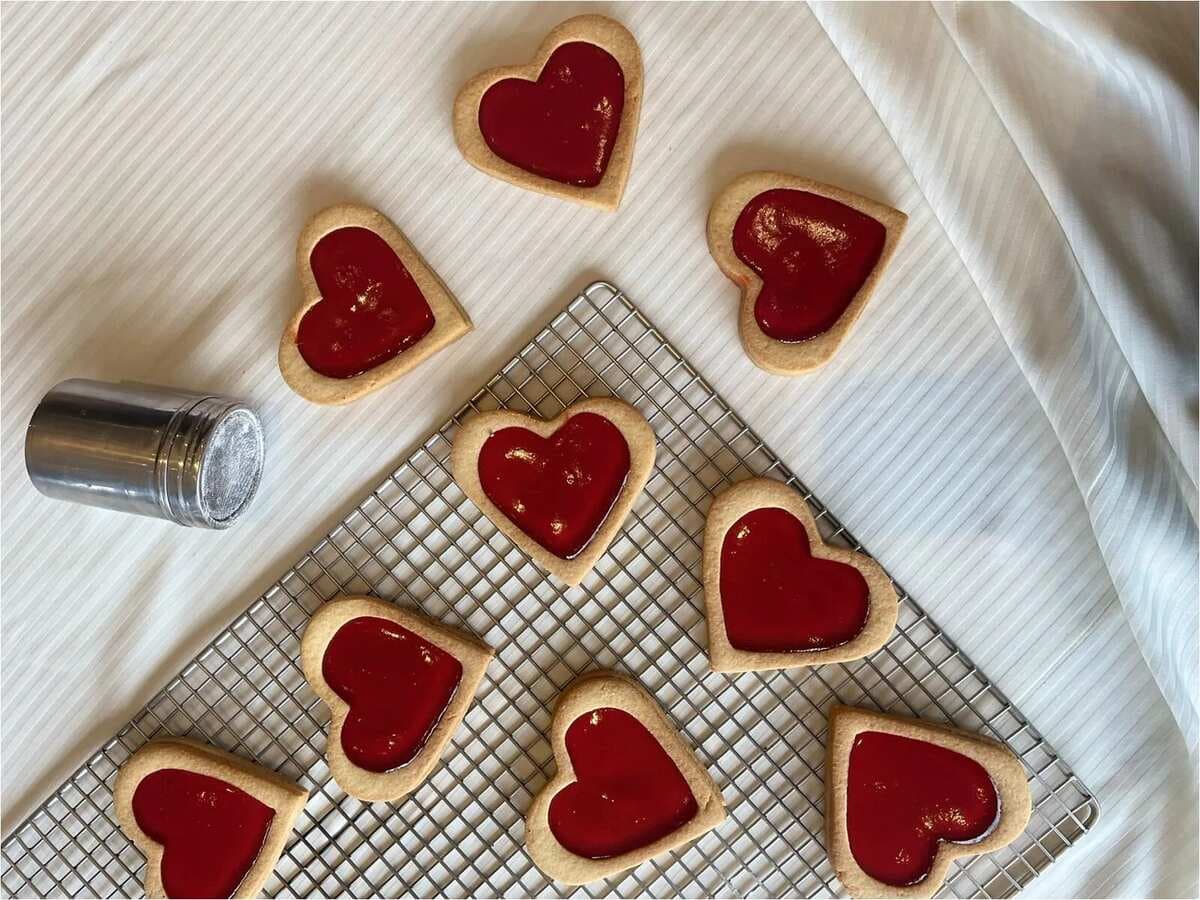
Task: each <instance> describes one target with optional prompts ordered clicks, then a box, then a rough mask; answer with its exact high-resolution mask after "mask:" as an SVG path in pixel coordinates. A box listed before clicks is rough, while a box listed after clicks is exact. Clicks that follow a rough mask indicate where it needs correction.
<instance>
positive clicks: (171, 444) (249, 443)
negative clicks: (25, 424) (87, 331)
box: [25, 378, 263, 528]
mask: <svg viewBox="0 0 1200 900" xmlns="http://www.w3.org/2000/svg"><path fill="white" fill-rule="evenodd" d="M231 435H232V436H235V437H236V438H238V440H237V441H236V442H235V444H233V445H231V444H230V442H229V440H228V438H229V437H230V436H231ZM262 463H263V440H262V427H261V425H260V424H259V421H258V417H257V416H256V415H255V414H254V412H253V410H250V409H249V408H248V407H246V406H245V405H243V404H241V403H239V402H237V401H235V400H231V399H229V398H227V397H219V396H214V395H212V394H203V393H196V392H194V391H185V390H178V389H175V388H167V387H158V386H154V385H145V384H136V383H132V382H122V383H119V384H114V383H109V382H102V381H91V380H88V379H82V378H73V379H70V380H68V381H64V382H62V383H61V384H59V385H56V386H55V387H54V388H52V389H51V390H50V392H49V393H47V394H46V396H45V397H44V398H43V399H42V402H41V403H40V404H39V405H38V407H37V409H36V410H35V411H34V414H33V416H32V418H31V419H30V421H29V428H28V430H27V431H26V435H25V466H26V469H27V470H28V472H29V477H30V479H31V480H32V481H33V484H34V486H35V487H36V488H37V489H38V490H39V491H41V492H42V493H43V494H45V495H46V496H48V497H53V498H55V499H59V500H68V501H71V502H75V503H85V504H88V505H90V506H100V507H104V508H106V509H113V510H118V511H120V512H128V513H135V514H137V515H143V516H155V517H157V518H162V519H169V520H171V521H174V522H178V523H179V524H181V525H194V526H199V527H207V528H224V527H227V526H228V525H231V524H232V523H233V521H234V520H235V519H236V518H237V516H238V514H239V513H240V512H241V511H242V510H243V509H244V508H245V506H246V504H248V503H249V501H250V499H251V498H252V497H253V495H254V492H255V490H256V489H257V487H258V481H259V478H260V476H261V472H262Z"/></svg>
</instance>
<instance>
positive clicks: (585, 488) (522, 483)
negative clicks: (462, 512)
mask: <svg viewBox="0 0 1200 900" xmlns="http://www.w3.org/2000/svg"><path fill="white" fill-rule="evenodd" d="M451 466H452V468H453V470H454V480H455V481H456V482H458V485H459V487H461V488H462V490H463V493H465V494H466V495H467V496H468V497H470V498H471V500H472V501H473V502H474V503H475V505H476V506H478V507H479V508H480V509H481V510H483V512H484V514H486V515H487V517H488V518H489V519H491V520H492V521H493V522H494V523H495V524H496V527H498V528H499V529H500V530H501V531H503V532H504V534H505V535H506V536H507V537H508V538H509V539H510V540H511V541H512V542H513V543H515V544H516V545H517V546H518V547H520V548H521V549H522V550H524V551H525V552H526V553H528V554H529V555H530V556H531V557H532V558H533V559H534V561H535V562H537V563H538V564H539V565H540V566H542V567H543V568H544V569H546V570H547V571H549V572H551V573H553V574H554V575H556V576H558V577H559V578H561V579H562V580H563V581H564V582H566V583H567V584H572V585H573V584H578V583H579V582H580V581H581V580H583V577H584V575H586V574H587V572H588V571H589V570H590V569H591V568H592V566H593V565H595V563H596V560H597V559H599V558H600V555H601V554H602V553H604V551H605V549H606V548H607V547H608V545H609V543H610V542H611V541H612V539H613V538H614V537H615V536H616V534H617V531H618V530H619V529H620V527H621V523H622V522H623V521H624V520H625V517H626V516H627V515H628V514H629V510H630V509H631V508H632V507H633V502H634V500H636V499H637V495H638V494H639V493H641V490H642V488H643V487H644V486H645V484H646V481H647V479H648V478H649V477H650V471H651V469H652V468H653V467H654V432H653V431H651V429H650V426H649V424H647V422H646V419H645V418H644V417H643V416H642V414H641V413H639V412H638V411H637V410H636V409H634V408H633V407H632V406H630V405H629V404H628V403H624V402H622V401H620V400H614V399H611V398H606V397H605V398H595V399H591V400H583V401H581V402H579V403H576V404H574V405H572V406H570V407H568V408H567V409H566V410H565V411H564V412H563V413H562V414H561V415H559V416H558V417H557V418H555V419H553V420H551V421H548V422H547V421H545V420H543V419H536V418H534V417H532V416H527V415H524V414H523V413H518V412H513V411H511V410H504V409H502V410H495V411H493V412H486V413H480V414H478V415H475V416H472V417H471V418H470V419H468V420H467V421H466V422H464V423H463V424H462V427H461V428H459V430H458V434H456V435H455V437H454V450H453V452H452V454H451Z"/></svg>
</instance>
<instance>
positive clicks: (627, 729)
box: [550, 708, 699, 859]
mask: <svg viewBox="0 0 1200 900" xmlns="http://www.w3.org/2000/svg"><path fill="white" fill-rule="evenodd" d="M566 745H567V754H568V755H569V756H570V757H571V766H572V768H574V770H575V778H576V780H575V781H574V782H572V783H571V784H569V785H567V786H566V787H565V788H563V789H562V790H561V791H559V792H558V793H557V794H555V795H554V799H552V800H551V801H550V830H551V831H552V832H553V833H554V836H555V837H556V838H558V842H559V843H560V844H562V845H563V846H564V847H565V848H566V849H567V850H569V851H571V852H572V853H574V854H576V855H577V856H583V857H587V858H588V859H606V858H608V857H610V856H619V855H620V854H622V853H628V852H629V851H630V850H636V849H637V848H639V847H645V846H646V845H647V844H652V843H654V842H655V841H657V840H658V839H659V838H661V837H665V836H666V835H668V834H670V833H671V832H672V831H675V830H676V829H677V828H680V827H681V826H683V825H686V824H687V823H688V822H689V821H691V819H692V818H693V817H694V816H695V815H696V812H697V811H698V809H699V807H698V806H697V805H696V798H695V796H693V794H692V789H691V788H690V787H688V783H687V780H686V779H685V778H684V777H683V774H682V773H681V772H680V771H679V768H678V767H677V766H676V765H675V762H674V760H672V759H671V757H670V756H669V755H668V754H667V751H665V750H664V749H663V748H662V746H661V745H660V744H659V743H658V741H657V740H655V738H654V736H653V735H652V734H650V732H649V731H647V730H646V726H645V725H643V724H642V723H641V722H639V721H638V720H637V719H635V718H634V717H633V716H631V715H630V714H629V713H627V712H625V711H624V710H620V709H611V708H602V709H596V710H592V711H591V712H588V713H584V714H583V715H582V716H580V717H579V718H578V719H576V720H575V721H574V722H572V723H571V725H570V727H568V728H567V734H566Z"/></svg>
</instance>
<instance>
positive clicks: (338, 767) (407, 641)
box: [300, 597, 493, 801]
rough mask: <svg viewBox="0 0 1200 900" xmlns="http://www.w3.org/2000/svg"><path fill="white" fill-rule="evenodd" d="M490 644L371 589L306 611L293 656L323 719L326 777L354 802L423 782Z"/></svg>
mask: <svg viewBox="0 0 1200 900" xmlns="http://www.w3.org/2000/svg"><path fill="white" fill-rule="evenodd" d="M492 655H493V650H492V648H491V647H489V646H487V645H486V644H484V643H482V642H480V641H478V640H476V639H475V638H473V637H470V636H468V635H465V634H463V633H461V632H459V631H456V630H455V629H453V628H449V627H448V626H445V625H442V624H440V623H437V622H434V621H432V620H430V619H427V618H425V617H424V616H420V615H417V614H416V613H413V612H409V611H408V610H405V609H401V608H400V607H398V606H396V605H394V604H392V603H386V602H384V601H383V600H376V599H375V598H373V597H339V598H335V599H333V600H330V601H329V602H328V603H326V604H325V605H324V606H322V607H321V608H320V609H319V610H317V612H316V613H315V614H314V615H313V617H312V620H311V621H310V622H309V623H308V627H307V628H306V629H305V630H304V637H303V638H302V640H301V642H300V664H301V666H302V668H303V669H304V677H305V678H307V679H308V683H309V684H310V685H311V686H312V689H313V691H314V692H315V693H316V695H317V696H318V697H320V698H321V699H322V700H323V701H324V702H325V704H326V705H327V706H328V707H329V709H330V712H331V713H332V722H331V724H330V727H329V739H328V741H327V742H326V746H325V755H326V757H327V758H328V760H329V771H330V773H331V774H332V775H333V778H334V780H335V781H336V782H337V783H338V785H339V786H340V787H341V788H342V790H344V791H345V792H346V793H348V794H352V795H354V796H355V797H358V798H360V799H362V800H389V801H391V800H399V799H400V798H401V797H403V796H404V795H405V794H407V793H409V792H410V791H411V790H412V789H413V788H415V787H416V786H417V785H418V784H420V783H421V782H422V781H424V780H425V778H426V777H427V776H428V775H429V773H430V772H431V771H432V770H433V767H434V766H435V765H437V762H438V759H439V758H440V757H441V755H442V751H443V750H444V749H445V747H446V744H447V742H448V741H449V740H450V738H451V736H452V735H453V734H454V731H455V729H457V728H458V726H459V723H460V722H462V719H463V716H465V715H466V713H467V709H468V707H469V706H470V705H471V701H472V700H473V699H474V698H475V692H476V691H477V690H478V689H479V683H480V681H481V679H482V678H483V673H484V671H485V670H486V669H487V664H488V662H489V661H490V660H491V658H492Z"/></svg>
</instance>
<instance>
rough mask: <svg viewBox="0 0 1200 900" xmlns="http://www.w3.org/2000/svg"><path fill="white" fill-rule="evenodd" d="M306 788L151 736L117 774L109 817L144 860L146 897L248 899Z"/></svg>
mask: <svg viewBox="0 0 1200 900" xmlns="http://www.w3.org/2000/svg"><path fill="white" fill-rule="evenodd" d="M307 799H308V792H307V791H305V790H304V789H303V788H301V787H299V786H297V785H296V784H294V783H292V782H290V781H288V780H287V779H285V778H283V777H281V776H279V775H276V774H275V773H274V772H272V771H270V770H269V769H264V768H261V767H260V766H256V765H253V764H252V763H248V762H246V761H245V760H243V759H239V758H238V757H236V756H233V755H231V754H229V753H225V752H224V751H222V750H218V749H216V748H215V747H209V746H207V745H205V744H200V743H197V742H195V741H191V740H187V739H184V738H161V739H158V740H153V741H150V742H149V743H148V744H145V745H144V746H142V747H141V748H140V749H139V750H138V751H137V752H136V753H134V754H133V756H131V757H130V758H129V759H128V760H126V762H125V764H124V765H123V766H121V769H120V771H119V772H118V773H117V781H116V786H115V787H114V788H113V804H114V806H115V808H116V815H117V821H118V822H119V823H120V825H121V829H122V830H123V831H124V832H125V834H126V835H128V836H129V839H130V840H131V841H133V843H134V844H135V845H136V846H137V848H138V849H139V850H141V851H142V853H143V854H144V855H145V857H146V875H145V885H144V888H145V892H146V896H147V897H255V896H257V895H258V892H259V890H260V889H261V888H262V886H263V883H264V882H265V881H266V880H267V876H269V875H270V874H271V870H272V869H273V868H274V867H275V863H276V862H278V860H279V854H280V853H282V852H283V848H284V845H285V844H286V843H287V839H288V836H289V835H290V834H291V832H292V826H293V824H294V823H295V821H296V817H297V816H298V815H299V814H300V811H301V810H302V809H303V808H304V802H305V800H307Z"/></svg>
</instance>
